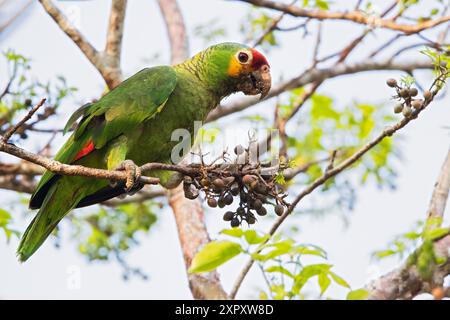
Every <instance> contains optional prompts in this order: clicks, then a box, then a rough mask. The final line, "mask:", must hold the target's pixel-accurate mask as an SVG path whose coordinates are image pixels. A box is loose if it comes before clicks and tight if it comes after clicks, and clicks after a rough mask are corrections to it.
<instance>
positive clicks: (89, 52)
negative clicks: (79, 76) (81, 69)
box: [39, 0, 103, 70]
mask: <svg viewBox="0 0 450 320" xmlns="http://www.w3.org/2000/svg"><path fill="white" fill-rule="evenodd" d="M39 2H40V3H41V5H42V7H43V8H44V10H45V11H46V12H47V13H48V14H49V15H50V17H52V19H53V20H54V21H55V22H56V23H57V24H58V26H59V28H60V29H61V30H62V31H64V33H65V34H66V35H67V36H68V37H69V38H70V39H71V40H72V41H73V42H74V43H75V44H76V45H77V46H78V48H80V50H81V51H82V52H83V53H84V55H85V56H86V58H88V59H89V61H90V62H91V63H92V64H93V65H94V66H95V67H96V68H97V69H98V70H100V69H102V68H103V64H102V62H101V56H100V54H99V52H98V51H97V50H96V49H95V48H94V46H93V45H92V44H90V43H89V41H88V40H87V39H86V38H85V37H84V36H83V35H82V34H81V32H80V31H79V30H78V29H77V28H75V27H74V26H73V25H72V24H71V23H70V22H69V20H68V19H67V17H66V16H65V15H64V14H63V13H62V12H61V10H59V9H58V7H57V6H55V4H54V3H53V2H52V1H51V0H39Z"/></svg>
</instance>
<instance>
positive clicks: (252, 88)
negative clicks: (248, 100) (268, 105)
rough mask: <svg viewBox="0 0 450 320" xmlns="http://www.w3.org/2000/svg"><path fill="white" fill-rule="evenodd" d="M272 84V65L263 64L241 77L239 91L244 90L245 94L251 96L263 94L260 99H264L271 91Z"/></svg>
mask: <svg viewBox="0 0 450 320" xmlns="http://www.w3.org/2000/svg"><path fill="white" fill-rule="evenodd" d="M271 84H272V77H271V76H270V67H269V65H268V64H263V65H262V66H260V67H259V68H258V69H256V70H254V71H251V72H249V73H247V74H246V75H245V77H244V78H241V81H240V82H239V84H238V86H237V91H242V92H243V93H244V94H246V95H251V96H254V95H257V94H261V97H260V99H264V98H265V97H266V96H267V94H268V93H269V90H270V86H271Z"/></svg>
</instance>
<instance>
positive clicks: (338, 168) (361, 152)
mask: <svg viewBox="0 0 450 320" xmlns="http://www.w3.org/2000/svg"><path fill="white" fill-rule="evenodd" d="M436 82H437V79H436V80H435V81H434V82H433V85H432V86H434V85H435V83H436ZM436 94H437V92H436V91H434V92H433V98H434V96H435V95H436ZM433 98H432V99H430V100H427V101H425V102H424V105H423V107H422V108H421V109H418V110H414V111H413V113H412V115H411V116H410V117H405V118H403V119H402V120H400V121H399V122H397V123H396V124H394V125H392V126H390V127H388V128H386V129H384V130H383V131H382V132H381V133H380V134H379V135H378V136H377V137H376V138H375V139H373V140H372V141H370V142H369V143H367V144H366V145H364V146H363V147H362V148H360V149H359V150H358V151H357V152H355V153H354V154H353V155H352V156H350V157H349V158H347V159H346V160H344V161H343V162H341V163H340V164H339V165H338V166H336V167H334V168H333V169H331V170H328V171H325V173H324V174H323V175H322V176H321V177H319V178H317V179H316V180H315V181H314V182H313V183H311V184H310V185H309V186H308V187H306V188H305V189H304V190H303V191H302V192H301V193H300V194H299V195H297V197H296V198H295V199H294V201H293V202H292V203H291V205H290V206H289V207H288V209H287V210H286V211H285V213H284V214H283V215H282V216H280V217H279V218H278V219H277V220H276V221H275V223H274V224H273V225H272V227H271V228H270V230H269V232H268V235H269V236H270V237H269V238H268V239H267V240H266V241H265V243H267V242H268V241H269V240H270V239H271V237H272V236H273V235H274V234H275V232H276V231H277V230H278V228H279V227H280V226H281V225H282V224H283V222H284V221H285V220H286V218H287V217H288V216H289V215H290V214H291V213H292V212H293V210H294V209H295V208H296V206H297V205H298V204H299V202H300V201H301V200H302V199H303V198H304V197H306V196H307V195H308V194H310V193H311V192H313V191H314V190H315V189H316V188H318V187H319V186H321V185H323V184H324V183H325V182H326V181H328V180H329V179H331V178H333V177H335V176H336V175H338V174H339V173H341V172H342V171H344V170H345V169H347V168H348V167H350V166H351V165H353V164H354V163H355V162H357V161H358V160H359V159H360V158H361V157H362V156H363V155H364V154H366V153H367V152H368V151H369V150H371V149H372V148H373V147H375V146H376V145H378V144H379V143H380V142H381V141H382V140H383V139H384V138H386V137H390V136H392V135H393V134H395V133H396V132H397V131H398V130H400V129H402V128H403V127H405V126H406V125H407V124H408V123H409V122H411V121H413V120H414V119H416V118H417V116H418V115H419V114H420V113H421V112H422V111H423V110H425V109H426V108H427V107H428V105H429V104H430V103H431V101H432V100H433ZM253 264H254V260H253V259H249V261H248V262H247V263H246V264H245V265H244V268H243V269H242V271H241V272H240V273H239V276H238V278H237V280H236V282H235V284H234V286H233V289H232V291H231V292H230V298H231V299H234V298H235V297H236V294H237V292H238V290H239V288H240V286H241V284H242V282H243V281H244V279H245V277H246V275H247V273H248V272H249V271H250V269H251V267H252V266H253Z"/></svg>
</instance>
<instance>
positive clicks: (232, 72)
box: [228, 59, 242, 78]
mask: <svg viewBox="0 0 450 320" xmlns="http://www.w3.org/2000/svg"><path fill="white" fill-rule="evenodd" d="M241 71H242V65H241V64H240V63H239V62H238V61H236V59H232V60H231V63H230V66H229V67H228V75H229V76H230V77H234V78H236V77H238V76H239V74H240V73H241Z"/></svg>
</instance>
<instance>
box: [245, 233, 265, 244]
mask: <svg viewBox="0 0 450 320" xmlns="http://www.w3.org/2000/svg"><path fill="white" fill-rule="evenodd" d="M268 237H269V236H268V235H264V236H262V237H261V236H259V235H258V233H257V232H256V231H255V230H247V231H245V232H244V238H245V241H247V243H248V244H258V243H262V242H264V241H265V240H267V238H268Z"/></svg>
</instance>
